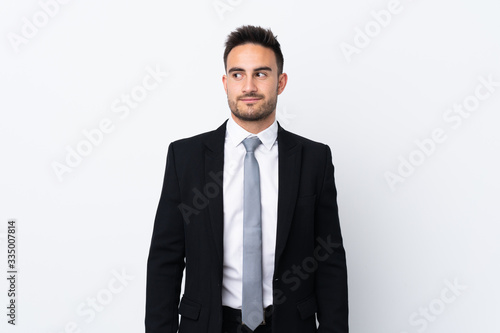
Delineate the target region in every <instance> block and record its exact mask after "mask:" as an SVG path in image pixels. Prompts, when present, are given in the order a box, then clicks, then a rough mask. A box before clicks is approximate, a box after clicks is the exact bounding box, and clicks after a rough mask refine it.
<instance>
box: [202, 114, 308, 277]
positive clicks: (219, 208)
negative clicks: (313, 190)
mask: <svg viewBox="0 0 500 333" xmlns="http://www.w3.org/2000/svg"><path fill="white" fill-rule="evenodd" d="M226 123H227V121H226V122H224V124H222V125H221V126H220V127H219V128H218V129H216V130H215V131H214V132H212V134H211V135H210V136H209V137H208V139H207V142H206V143H205V146H206V148H207V149H206V150H205V175H204V176H205V177H204V178H205V179H204V181H205V184H208V183H209V182H214V181H216V182H217V184H218V186H219V189H220V192H219V195H217V196H215V197H214V198H212V199H210V201H209V203H208V211H209V215H210V225H211V230H212V237H213V239H214V242H215V247H216V251H217V257H218V258H217V259H218V263H219V265H220V267H221V268H222V260H223V232H224V229H223V228H224V217H223V209H224V201H223V183H222V179H223V171H224V141H225V136H226ZM301 155H302V145H301V144H300V143H298V142H297V141H296V140H295V139H294V138H293V136H291V135H290V133H289V132H287V131H285V130H284V129H283V128H282V127H281V126H280V125H279V124H278V169H279V180H278V221H277V229H276V250H275V260H274V271H275V272H276V267H278V263H279V259H280V257H281V255H282V253H283V250H284V249H285V245H286V242H287V239H288V234H289V231H290V225H291V222H292V218H293V211H294V207H295V202H296V200H297V195H298V189H299V177H300V168H301ZM211 175H212V176H211ZM213 175H217V176H216V177H215V178H216V179H214V176H213Z"/></svg>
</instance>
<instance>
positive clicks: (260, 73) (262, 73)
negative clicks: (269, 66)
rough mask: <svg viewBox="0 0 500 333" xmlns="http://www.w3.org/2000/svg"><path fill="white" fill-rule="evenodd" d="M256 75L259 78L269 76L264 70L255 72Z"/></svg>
mask: <svg viewBox="0 0 500 333" xmlns="http://www.w3.org/2000/svg"><path fill="white" fill-rule="evenodd" d="M255 76H257V77H258V78H265V77H266V76H267V74H266V73H264V72H258V73H256V74H255Z"/></svg>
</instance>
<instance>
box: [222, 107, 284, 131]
mask: <svg viewBox="0 0 500 333" xmlns="http://www.w3.org/2000/svg"><path fill="white" fill-rule="evenodd" d="M231 117H232V118H233V120H234V122H235V123H237V124H238V125H240V126H241V127H242V128H243V129H244V130H245V131H247V132H250V133H252V134H258V133H260V132H262V131H263V130H265V129H266V128H268V127H269V126H271V125H272V124H273V123H274V120H275V119H276V112H273V113H272V114H270V115H269V117H267V118H264V119H261V120H257V121H246V120H241V119H240V118H238V117H236V116H235V115H234V114H233V113H231Z"/></svg>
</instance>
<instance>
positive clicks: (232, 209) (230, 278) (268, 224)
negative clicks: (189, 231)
mask: <svg viewBox="0 0 500 333" xmlns="http://www.w3.org/2000/svg"><path fill="white" fill-rule="evenodd" d="M251 136H258V137H259V139H260V141H261V142H262V144H261V145H259V146H258V147H257V148H256V150H255V158H256V159H257V162H258V163H259V170H260V191H261V197H260V198H261V207H262V275H263V276H262V282H263V292H264V293H263V302H264V304H263V306H264V307H267V306H269V305H271V304H272V303H273V294H272V291H273V283H272V282H273V281H272V279H273V273H274V252H275V247H276V226H277V221H278V141H277V137H278V124H277V122H276V120H275V121H274V123H273V124H272V125H271V126H269V127H268V128H266V129H265V130H263V131H262V132H260V133H258V134H256V135H255V134H252V133H250V132H247V131H246V130H244V129H243V128H242V127H240V126H239V125H238V124H237V123H236V122H235V121H234V120H233V118H232V117H229V120H228V122H227V127H226V140H225V143H224V176H223V198H224V262H223V281H222V304H223V305H226V306H230V307H232V308H235V309H241V304H242V273H243V167H244V160H245V154H246V150H245V147H244V146H243V140H244V139H246V138H247V137H251Z"/></svg>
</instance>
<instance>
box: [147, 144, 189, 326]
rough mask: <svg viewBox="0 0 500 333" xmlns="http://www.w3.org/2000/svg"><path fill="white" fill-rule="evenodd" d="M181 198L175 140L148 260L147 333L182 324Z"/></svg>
mask: <svg viewBox="0 0 500 333" xmlns="http://www.w3.org/2000/svg"><path fill="white" fill-rule="evenodd" d="M180 198H181V193H180V186H179V181H178V175H177V168H176V164H175V153H174V144H171V145H170V146H169V149H168V154H167V165H166V168H165V177H164V181H163V189H162V192H161V197H160V202H159V204H158V209H157V212H156V217H155V221H154V228H153V236H152V239H151V247H150V250H149V258H148V263H147V282H146V283H147V286H146V318H145V325H146V333H160V332H161V333H176V332H177V329H178V326H179V315H178V305H179V298H180V290H181V282H182V275H183V271H184V266H185V261H184V255H185V252H184V225H183V219H182V215H181V213H180V210H179V208H178V206H179V204H180V202H181V199H180Z"/></svg>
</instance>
